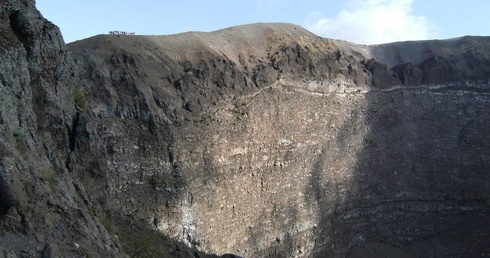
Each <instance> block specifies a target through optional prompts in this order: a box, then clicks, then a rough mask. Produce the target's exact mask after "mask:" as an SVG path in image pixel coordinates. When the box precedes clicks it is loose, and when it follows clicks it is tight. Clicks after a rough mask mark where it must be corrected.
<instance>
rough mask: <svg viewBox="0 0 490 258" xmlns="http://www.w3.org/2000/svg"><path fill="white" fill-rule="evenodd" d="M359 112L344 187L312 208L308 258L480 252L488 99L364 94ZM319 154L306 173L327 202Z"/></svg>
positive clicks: (463, 94)
mask: <svg viewBox="0 0 490 258" xmlns="http://www.w3.org/2000/svg"><path fill="white" fill-rule="evenodd" d="M365 109H366V110H365V112H364V113H363V116H364V117H365V123H366V125H367V126H368V132H367V134H366V135H365V136H364V139H363V145H362V147H361V148H360V151H359V152H358V153H357V154H356V155H355V158H356V159H357V161H356V163H357V164H356V165H355V167H354V168H355V169H354V170H353V171H352V174H353V176H352V178H351V181H350V186H348V187H349V188H350V190H349V191H345V192H344V193H343V196H342V199H341V200H342V201H334V204H332V203H330V204H326V205H325V204H323V205H320V207H322V208H321V209H320V214H321V221H320V223H319V229H318V230H317V232H316V237H317V245H316V246H315V249H314V255H313V256H315V257H339V256H344V255H346V254H351V255H352V256H351V257H376V255H374V254H376V253H377V250H378V249H379V248H381V251H379V250H378V251H379V252H378V254H382V253H384V254H389V253H390V252H391V253H393V252H394V253H398V254H400V255H401V254H406V255H409V256H412V257H446V256H473V257H474V256H481V255H485V254H488V246H490V241H489V240H488V239H490V238H489V236H490V231H489V230H488V228H489V227H488V225H489V222H488V218H489V216H490V208H489V203H488V200H489V199H490V191H489V189H490V185H489V184H490V174H489V173H488V171H490V163H489V161H488V157H490V145H489V144H490V141H489V136H488V128H490V124H489V122H488V121H490V113H489V112H488V110H490V103H489V100H488V94H486V93H480V92H473V91H466V90H464V89H463V90H451V89H448V90H445V91H442V92H432V91H431V90H429V89H424V90H395V91H391V92H370V93H368V94H367V95H366V107H365ZM347 137H350V136H349V135H347ZM328 152H329V148H328V147H326V148H324V149H323V154H322V155H321V156H320V157H319V158H318V160H317V162H316V164H315V167H314V169H313V171H312V173H313V176H312V177H311V181H310V184H311V186H312V187H313V189H314V196H315V198H316V201H317V202H325V201H326V200H329V197H328V196H327V195H325V193H324V191H325V189H326V187H325V186H324V185H322V183H323V182H325V181H324V179H323V177H324V176H325V173H324V172H322V171H324V168H325V167H326V166H328V165H327V163H328V162H326V160H325V159H326V158H328V157H329V154H328ZM325 183H326V182H325ZM328 187H335V185H333V186H332V185H329V186H328ZM339 194H342V193H341V192H339ZM332 205H335V206H336V207H333V209H330V208H328V207H332ZM390 248H393V250H392V249H390ZM395 249H396V250H395Z"/></svg>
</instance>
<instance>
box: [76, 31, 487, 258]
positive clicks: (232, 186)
mask: <svg viewBox="0 0 490 258" xmlns="http://www.w3.org/2000/svg"><path fill="white" fill-rule="evenodd" d="M488 47H489V39H488V38H478V37H465V38H460V39H452V40H446V41H424V42H409V43H396V44H387V45H379V46H359V45H353V44H350V43H347V42H341V41H332V40H328V39H322V38H319V37H317V36H314V35H312V34H311V33H309V32H307V31H304V30H303V29H302V28H300V27H297V26H294V25H288V24H255V25H249V26H241V27H235V28H230V29H226V30H222V31H217V32H213V33H189V34H182V35H173V36H162V37H145V36H140V37H132V36H126V37H125V36H117V35H111V36H98V37H95V38H91V39H87V40H84V41H81V42H76V43H73V44H71V45H69V48H70V50H71V52H72V54H73V56H74V59H75V61H76V63H77V65H78V67H79V69H80V70H81V72H82V80H81V86H82V88H83V89H84V91H85V93H86V96H87V100H88V102H89V105H90V111H89V112H88V113H84V114H82V117H83V119H82V122H81V123H80V126H79V133H78V134H77V137H76V151H75V155H73V158H74V159H73V161H72V163H71V164H70V165H71V166H72V167H71V168H72V169H73V170H74V171H78V172H77V173H79V174H78V175H79V177H80V178H81V180H82V181H83V183H84V186H85V187H86V188H87V189H89V190H88V191H89V192H90V193H91V196H92V198H93V199H94V200H97V202H98V203H99V204H101V207H103V208H102V210H103V211H104V212H105V214H106V216H107V217H108V218H110V219H111V220H113V221H114V226H113V230H114V231H119V232H120V231H123V230H122V229H121V228H124V227H125V226H124V225H117V224H118V222H119V221H125V222H127V223H139V225H142V227H147V228H149V229H156V230H158V231H159V232H162V233H163V234H165V235H167V236H169V237H171V238H173V239H177V240H179V241H182V242H184V243H186V244H188V245H189V246H193V247H195V248H198V249H201V250H203V251H206V252H213V253H219V254H223V253H235V254H239V255H243V256H245V257H251V256H261V257H267V256H269V257H277V256H280V257H294V256H296V257H325V256H333V257H338V256H345V255H350V256H352V257H358V256H360V257H365V256H366V254H367V253H376V252H381V254H386V255H388V254H393V253H394V254H398V255H406V256H414V257H419V256H427V255H432V256H435V257H439V256H445V255H467V254H471V255H475V256H478V255H482V254H488V249H487V246H489V243H488V240H487V239H489V238H488V235H489V231H488V230H487V228H488V222H487V219H486V218H488V216H489V208H488V205H489V203H488V200H489V197H490V196H489V195H490V190H489V189H490V188H489V182H490V181H489V174H488V171H489V160H488V157H489V155H490V153H489V150H490V146H489V143H490V140H489V134H488V129H487V128H489V126H488V125H489V124H488V121H489V120H488V116H489V114H488V112H486V111H487V110H488V109H489V98H488V96H489V95H488V94H489V77H488V74H489V69H490V61H489V60H490V58H489V54H488V53H487V52H486V49H488ZM380 250H381V251H380Z"/></svg>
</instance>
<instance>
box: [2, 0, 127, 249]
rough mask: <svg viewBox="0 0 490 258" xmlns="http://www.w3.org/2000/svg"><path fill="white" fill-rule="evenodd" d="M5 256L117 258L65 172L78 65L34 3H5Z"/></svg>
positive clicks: (86, 201) (77, 185) (75, 182)
mask: <svg viewBox="0 0 490 258" xmlns="http://www.w3.org/2000/svg"><path fill="white" fill-rule="evenodd" d="M0 5H1V8H0V19H1V21H0V24H1V27H0V30H1V40H0V66H1V67H0V103H1V107H0V117H1V118H0V225H1V226H0V232H1V233H0V256H2V257H3V256H5V257H20V256H22V257H24V256H29V257H40V256H46V257H51V256H53V257H55V256H84V255H91V256H98V255H104V256H109V257H111V256H115V255H116V254H118V251H117V248H115V246H114V242H113V241H112V240H111V237H110V236H109V234H108V233H107V231H106V230H105V228H104V227H103V226H102V224H101V223H100V221H99V219H98V218H97V217H96V210H95V209H94V208H93V207H92V203H91V201H90V200H89V197H88V194H87V193H86V191H85V189H84V187H83V185H82V184H81V183H80V181H79V180H78V179H77V178H76V177H73V175H72V173H71V172H70V171H69V170H67V168H66V166H65V163H67V162H69V155H70V148H69V145H70V144H69V139H70V133H71V132H72V131H73V117H74V116H75V106H74V103H73V87H74V84H75V82H76V78H75V74H74V71H75V67H74V65H73V62H72V59H71V57H70V56H69V55H68V51H67V49H66V46H65V45H64V42H63V39H62V37H61V34H60V32H59V30H58V28H57V27H56V26H55V25H53V24H52V23H50V22H48V21H46V20H45V19H43V17H42V16H41V14H40V13H39V12H38V11H37V10H36V9H35V7H34V1H0Z"/></svg>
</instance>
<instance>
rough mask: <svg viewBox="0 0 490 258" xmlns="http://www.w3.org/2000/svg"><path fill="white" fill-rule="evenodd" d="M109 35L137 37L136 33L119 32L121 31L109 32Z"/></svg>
mask: <svg viewBox="0 0 490 258" xmlns="http://www.w3.org/2000/svg"><path fill="white" fill-rule="evenodd" d="M109 34H111V35H113V34H114V35H136V33H135V32H126V31H119V30H113V31H109Z"/></svg>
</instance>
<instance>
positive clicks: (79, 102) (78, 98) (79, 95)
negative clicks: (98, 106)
mask: <svg viewBox="0 0 490 258" xmlns="http://www.w3.org/2000/svg"><path fill="white" fill-rule="evenodd" d="M73 99H74V101H75V106H76V107H78V108H80V109H81V110H82V111H83V112H87V111H88V102H87V99H86V97H85V92H83V90H82V87H81V86H80V85H79V84H77V85H76V86H75V92H74V96H73Z"/></svg>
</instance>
